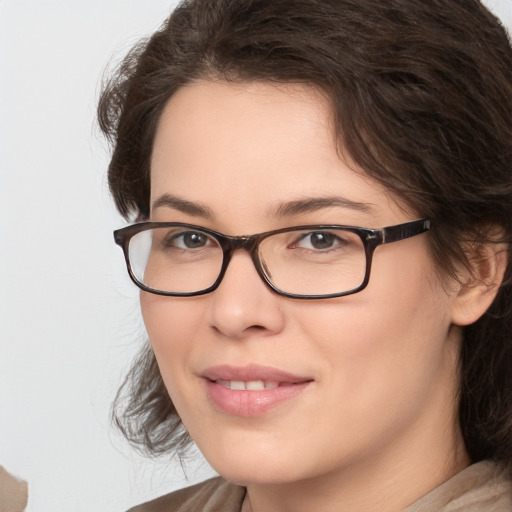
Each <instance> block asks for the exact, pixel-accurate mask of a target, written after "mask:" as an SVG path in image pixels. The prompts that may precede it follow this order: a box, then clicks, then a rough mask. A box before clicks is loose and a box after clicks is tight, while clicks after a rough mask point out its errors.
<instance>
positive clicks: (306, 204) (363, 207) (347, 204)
mask: <svg viewBox="0 0 512 512" xmlns="http://www.w3.org/2000/svg"><path fill="white" fill-rule="evenodd" d="M333 206H335V207H341V208H350V209H352V210H356V211H359V212H362V213H367V214H371V213H375V209H374V208H373V205H372V204H371V203H360V202H357V201H352V200H350V199H346V198H344V197H338V196H332V197H312V198H306V199H298V200H296V201H290V202H287V203H283V204H280V205H279V206H278V207H277V208H276V209H275V210H274V212H273V215H275V216H276V217H289V216H293V215H300V214H302V213H310V212H316V211H318V210H322V209H324V208H331V207H333Z"/></svg>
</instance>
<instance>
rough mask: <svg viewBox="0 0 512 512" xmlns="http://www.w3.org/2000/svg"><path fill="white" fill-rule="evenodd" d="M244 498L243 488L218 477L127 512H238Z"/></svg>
mask: <svg viewBox="0 0 512 512" xmlns="http://www.w3.org/2000/svg"><path fill="white" fill-rule="evenodd" d="M244 496H245V488H243V487H240V486H238V485H234V484H231V483H229V482H227V481H226V480H224V479H223V478H220V477H218V478H212V479H210V480H206V481H205V482H201V483H200V484H196V485H193V486H191V487H186V488H185V489H180V490H179V491H175V492H172V493H170V494H166V495H165V496H161V497H160V498H157V499H155V500H152V501H148V502H146V503H143V504H141V505H138V506H136V507H134V508H131V509H130V510H129V511H128V512H239V511H240V508H241V506H242V501H243V499H244Z"/></svg>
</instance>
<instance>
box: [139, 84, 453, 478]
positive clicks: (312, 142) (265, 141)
mask: <svg viewBox="0 0 512 512" xmlns="http://www.w3.org/2000/svg"><path fill="white" fill-rule="evenodd" d="M168 196H172V200H169V197H168ZM162 198H167V199H164V200H160V201H158V200H159V199H162ZM318 199H321V201H317V200H318ZM157 201H158V202H159V205H157V206H153V207H152V211H151V218H152V220H155V221H176V222H185V223H191V224H196V225H199V226H204V227H207V228H211V229H214V230H216V231H220V232H222V233H224V234H228V235H248V234H254V233H260V232H264V231H269V230H274V229H279V228H283V227H289V226H298V225H305V224H344V225H353V226H360V227H370V228H380V227H384V226H390V225H394V224H399V223H403V222H407V221H409V220H414V219H415V216H414V215H413V214H411V213H408V212H407V211H406V209H403V208H401V207H400V206H399V205H398V203H397V202H396V201H395V200H394V199H393V197H392V195H391V194H389V193H388V192H387V190H386V189H385V188H383V186H381V185H380V184H378V183H376V182H374V181H372V180H371V179H369V178H367V177H365V175H364V174H363V173H360V172H355V171H354V170H352V169H351V168H350V167H349V165H348V164H347V163H346V162H345V161H343V160H342V159H340V157H339V154H338V152H337V151H336V146H335V142H334V135H333V130H332V128H331V119H330V117H329V107H328V104H327V102H326V100H325V99H324V98H323V96H322V95H321V94H320V93H318V92H317V91H315V90H312V89H311V88H306V87H304V86H299V85H297V86H292V85H289V86H276V85H270V84H265V83H241V84H227V83H224V82H206V81H205V82H196V83H193V84H191V85H189V86H187V87H184V88H182V89H181V90H179V91H178V92H177V93H176V94H175V95H174V96H173V97H172V99H171V100H170V102H169V104H168V105H167V107H166V109H165V111H164V113H163V116H162V118H161V120H160V124H159V127H158V130H157V134H156V139H155V145H154V151H153V155H152V161H151V202H152V205H155V202H157ZM290 205H291V206H292V207H290ZM287 206H288V207H287ZM427 238H428V234H423V235H419V236H416V237H413V238H409V239H406V240H403V241H399V242H395V243H391V244H387V245H382V246H380V247H378V248H377V249H376V251H375V254H374V258H373V265H372V272H371V278H370V282H369V284H368V286H367V288H365V289H364V290H363V291H361V292H359V293H357V294H354V295H349V296H346V297H340V298H336V299H329V300H316V301H312V300H297V299H291V298H286V297H282V296H279V295H277V294H275V293H273V292H272V291H271V290H270V289H269V288H268V287H267V286H266V285H265V284H264V282H263V281H262V280H261V278H260V277H259V276H258V274H257V272H256V270H255V268H254V266H253V263H252V261H251V258H250V256H249V254H248V253H247V252H244V251H236V252H235V253H234V255H233V258H232V260H231V262H230V264H229V267H228V269H227V272H226V275H225V277H224V279H223V281H222V283H221V284H220V286H219V288H218V289H217V290H216V291H214V292H212V293H209V294H207V295H203V296H198V297H188V298H173V297H162V296H157V295H151V294H148V293H145V292H142V294H141V304H142V312H143V316H144V321H145V324H146V327H147V331H148V334H149V338H150V340H151V343H152V345H153V348H154V352H155V355H156V358H157V360H158V364H159V367H160V370H161V373H162V376H163V379H164V381H165V384H166V386H167V389H168V391H169V394H170V396H171V398H172V401H173V403H174V405H175V406H176V409H177V410H178V412H179V414H180V417H181V418H182V420H183V422H184V424H185V426H186V428H187V429H188V431H189V433H190V434H191V436H192V438H193V439H194V440H195V442H196V443H197V445H198V446H199V448H200V449H201V451H202V452H203V453H204V455H205V456H206V458H207V459H208V460H209V462H210V463H211V464H212V465H213V466H214V468H215V469H216V470H217V471H218V472H219V473H221V474H222V475H223V476H225V477H227V478H228V479H231V480H234V481H236V482H240V483H246V484H247V483H251V482H253V483H285V482H291V481H298V480H303V479H307V478H314V477H321V476H325V475H331V474H332V475H334V474H338V473H340V472H347V471H355V470H356V468H366V469H368V468H369V467H371V468H372V470H373V471H378V469H379V468H380V467H382V465H383V464H389V463H391V462H392V463H393V464H395V466H397V465H399V464H402V466H403V465H404V463H403V461H405V460H410V459H411V458H412V459H414V458H416V459H417V460H418V461H421V460H422V459H423V460H425V458H428V457H430V456H431V454H433V453H435V452H436V450H438V449H442V448H443V447H442V446H440V445H442V444H443V442H444V441H443V440H440V438H443V437H447V438H449V440H450V442H453V439H454V438H455V437H456V435H455V433H454V432H455V431H456V427H455V423H456V419H455V412H454V411H455V408H456V406H455V396H456V392H457V356H458V347H459V343H460V332H459V330H458V328H456V327H453V326H452V318H451V311H452V304H453V300H454V299H453V298H452V296H451V295H450V294H449V293H448V292H446V291H445V288H446V289H447V287H446V286H445V287H443V283H441V282H440V280H439V278H438V277H437V274H436V270H435V268H434V267H433V262H432V259H431V256H430V254H429V249H428V244H427ZM445 284H446V283H445ZM241 382H244V383H245V385H241ZM247 382H250V384H248V385H247ZM246 386H247V387H249V388H256V389H231V388H244V387H246ZM262 386H263V387H265V386H266V387H267V388H270V389H263V390H261V389H259V388H261V387H262ZM276 386H277V387H276ZM440 432H443V433H446V436H445V435H444V434H442V435H441V434H440ZM397 467H398V466H397Z"/></svg>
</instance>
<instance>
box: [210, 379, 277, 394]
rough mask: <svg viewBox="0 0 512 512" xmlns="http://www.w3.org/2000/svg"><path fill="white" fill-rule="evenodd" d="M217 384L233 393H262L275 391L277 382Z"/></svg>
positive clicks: (230, 382)
mask: <svg viewBox="0 0 512 512" xmlns="http://www.w3.org/2000/svg"><path fill="white" fill-rule="evenodd" d="M216 382H217V384H219V385H220V386H223V387H225V388H228V389H232V390H234V391H245V390H248V391H262V390H264V389H276V388H277V387H279V382H272V381H269V382H264V381H262V380H249V381H247V382H244V381H241V380H218V381H216Z"/></svg>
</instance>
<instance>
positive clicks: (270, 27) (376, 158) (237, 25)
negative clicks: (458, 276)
mask: <svg viewBox="0 0 512 512" xmlns="http://www.w3.org/2000/svg"><path fill="white" fill-rule="evenodd" d="M200 78H203V79H204V78H206V79H222V80H228V81H250V80H258V81H270V82H276V83H286V82H296V83H305V84H310V85H312V86H314V87H316V88H318V89H320V90H322V91H323V92H324V93H325V94H326V95H327V97H328V98H329V99H330V102H331V105H332V109H333V115H334V120H335V127H336V132H337V133H336V134H337V135H338V137H339V140H340V146H341V147H342V148H343V149H342V150H343V151H344V152H346V153H347V154H348V155H350V157H351V158H352V160H353V161H354V162H355V163H356V164H357V165H358V166H359V167H360V168H362V169H363V170H364V172H365V173H367V174H368V175H369V176H372V177H374V178H375V179H377V180H379V181H380V182H381V183H383V184H384V185H385V186H387V187H388V188H390V189H391V190H393V191H394V192H395V193H397V194H398V195H399V196H400V197H401V198H402V199H403V200H404V201H405V203H406V204H407V205H409V206H410V207H411V208H412V209H413V210H414V211H415V212H417V213H418V214H419V215H420V216H422V217H425V218H433V219H436V227H435V229H434V230H433V231H432V233H431V236H430V237H429V238H430V240H431V245H432V252H433V255H434V258H435V259H436V261H437V263H438V266H439V268H440V269H442V270H443V271H444V272H448V273H452V274H454V268H455V265H456V264H460V263H461V262H462V263H464V264H466V265H467V264H468V262H467V261H466V256H465V255H466V251H464V250H463V247H465V244H467V243H468V241H470V242H471V243H474V244H477V245H478V244H485V243H496V242H501V243H505V244H507V246H506V247H507V252H508V266H507V270H506V273H505V280H504V283H503V284H502V286H501V288H500V290H499V292H498V295H497V297H496V299H495V301H494V303H493V304H492V306H491V308H490V309H489V310H488V311H487V313H486V314H485V315H484V316H483V317H482V318H481V319H480V320H478V321H477V322H476V323H474V324H473V325H471V326H468V327H466V328H465V329H464V340H463V346H462V353H461V388H460V410H459V417H460V423H461V426H462V431H463V435H464V439H465V443H466V448H467V450H468V452H469V454H470V456H471V457H472V459H473V460H474V461H478V460H481V459H484V458H494V459H496V460H502V461H505V462H506V463H508V464H510V465H511V466H512V288H511V277H512V263H511V261H512V258H511V240H512V168H511V162H512V158H511V157H512V123H511V113H512V49H511V45H510V41H509V39H508V37H507V34H506V31H505V29H504V28H503V27H502V25H501V24H500V23H499V21H498V20H497V19H496V18H495V17H494V16H493V15H492V14H491V13H490V12H489V11H488V10H486V9H485V8H484V7H483V6H482V4H481V3H480V2H479V1H477V0H429V1H425V0H381V1H379V2H375V1H374V0H280V1H279V2H276V1H275V0H188V1H187V0H185V1H184V2H182V3H181V4H180V5H179V6H178V7H177V8H176V10H175V11H174V12H173V13H172V15H171V16H170V18H169V19H168V20H167V21H166V22H165V23H164V25H163V26H162V27H161V29H160V30H159V31H157V32H156V33H155V34H154V35H153V36H152V37H151V38H150V39H149V40H148V41H145V42H142V43H141V44H139V45H138V46H137V47H136V48H134V49H133V50H132V52H131V53H130V54H129V55H128V56H127V57H126V58H125V60H124V62H123V63H122V65H121V67H120V68H119V70H118V72H117V73H116V74H115V75H114V77H113V78H112V79H111V80H110V82H109V83H108V84H106V85H105V88H104V91H103V94H102V96H101V100H100V104H99V123H100V126H101V129H102V130H103V132H104V133H105V134H106V136H107V137H108V138H109V139H110V141H111V142H112V144H113V156H112V161H111V163H110V167H109V184H110V189H111V191H112V194H113V197H114V199H115V202H116V205H117V207H118V209H119V211H120V212H121V213H122V214H123V215H124V216H125V217H132V216H135V218H137V219H145V218H147V217H148V216H149V194H150V156H151V151H152V143H153V139H154V135H155V131H156V128H157V124H158V120H159V117H160V115H161V113H162V110H163V108H164V106H165V105H166V103H167V101H168V100H169V98H170V97H171V96H172V95H173V93H174V92H175V91H176V90H177V89H179V88H180V87H182V86H183V85H184V84H186V83H188V82H191V81H193V80H196V79H200ZM490 226H495V227H499V228H500V229H499V233H500V235H499V238H498V239H497V238H496V237H497V235H496V230H493V233H489V227H490ZM114 417H115V420H116V422H117V424H118V426H119V427H120V428H121V429H122V431H123V432H124V433H125V435H126V436H127V437H128V439H129V440H131V441H132V442H133V443H134V444H135V445H137V446H139V447H140V448H145V449H147V450H148V451H149V452H150V453H153V454H157V453H162V452H167V451H169V450H171V449H174V450H178V451H181V450H182V449H183V448H184V447H185V446H186V444H187V441H188V437H187V434H186V432H184V429H183V428H182V425H181V421H180V419H179V417H178V415H177V413H176V410H175V409H174V407H173V405H172V402H171V401H170V399H169V397H168V394H167V392H166V389H165V386H164V384H163V381H162V379H161V377H160V374H159V372H158V368H157V365H156V362H155V359H154V356H153V354H152V352H151V349H150V348H149V347H148V346H145V347H144V348H143V350H142V352H141V354H140V355H139V357H138V358H137V360H136V361H135V362H134V364H133V366H132V368H131V370H130V372H129V373H128V375H127V377H126V380H125V382H124V384H123V386H122V388H121V389H120V391H119V393H118V397H117V400H116V403H115V409H114Z"/></svg>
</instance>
